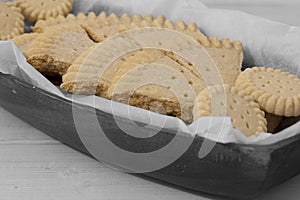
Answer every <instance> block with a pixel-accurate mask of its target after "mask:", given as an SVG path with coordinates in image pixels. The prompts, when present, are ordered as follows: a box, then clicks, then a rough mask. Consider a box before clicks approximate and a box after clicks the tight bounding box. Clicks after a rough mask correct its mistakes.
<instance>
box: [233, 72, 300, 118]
mask: <svg viewBox="0 0 300 200" xmlns="http://www.w3.org/2000/svg"><path fill="white" fill-rule="evenodd" d="M235 85H236V87H238V88H239V89H240V90H243V91H245V92H246V93H247V94H248V95H250V96H252V97H253V99H254V100H255V101H256V102H258V103H259V105H260V106H261V108H262V109H263V110H265V111H266V112H268V113H271V114H274V115H277V116H285V117H292V116H299V115H300V80H299V79H298V77H297V76H295V75H292V74H290V73H287V72H283V71H281V70H279V69H276V70H275V69H271V68H264V67H260V68H259V67H254V68H251V69H246V70H245V71H244V72H242V73H241V74H240V75H239V77H238V79H237V80H236V84H235Z"/></svg>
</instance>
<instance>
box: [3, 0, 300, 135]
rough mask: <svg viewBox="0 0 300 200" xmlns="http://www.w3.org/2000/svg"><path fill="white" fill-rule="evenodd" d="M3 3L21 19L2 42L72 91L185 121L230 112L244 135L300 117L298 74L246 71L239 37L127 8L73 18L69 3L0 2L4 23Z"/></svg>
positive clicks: (271, 129)
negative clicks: (10, 44) (213, 33)
mask: <svg viewBox="0 0 300 200" xmlns="http://www.w3.org/2000/svg"><path fill="white" fill-rule="evenodd" d="M50 4H51V5H50ZM2 5H5V6H6V8H7V9H8V8H9V9H8V11H9V16H11V17H13V19H11V20H15V21H17V23H16V24H14V26H12V27H10V28H8V29H5V30H4V31H2V32H1V31H0V36H1V40H8V39H12V40H13V41H14V42H15V44H16V45H17V46H18V47H19V48H20V49H21V50H22V52H23V53H24V55H25V57H26V58H27V61H28V62H29V63H30V64H31V65H32V66H33V67H35V68H36V69H37V70H38V71H40V72H41V73H42V74H43V75H45V76H46V77H49V78H51V80H55V83H56V84H59V85H60V87H61V88H63V89H65V90H66V91H67V92H70V93H73V94H81V95H97V96H100V97H103V98H107V99H110V100H114V101H118V102H122V103H126V104H129V105H132V106H137V107H140V108H143V109H147V110H151V111H154V112H158V113H161V114H166V115H170V116H174V117H178V118H180V119H182V120H183V121H185V122H187V123H191V122H193V121H194V120H196V119H197V118H199V117H202V116H230V117H231V118H232V124H233V126H234V127H235V128H237V129H239V130H241V131H242V132H243V133H244V134H245V135H246V136H252V135H256V136H257V135H259V134H260V133H261V132H275V131H276V130H278V127H279V126H280V124H281V123H282V121H283V119H290V118H293V119H297V117H298V116H300V80H299V79H298V78H297V77H296V76H294V75H292V74H289V73H286V72H283V71H281V70H274V69H270V68H269V69H266V68H264V67H253V68H248V69H246V70H245V71H242V70H241V69H242V62H243V46H242V44H241V42H239V41H234V42H231V41H230V40H229V39H227V38H224V39H221V40H219V39H217V37H214V36H213V37H210V38H208V37H207V36H205V35H204V34H203V33H202V32H201V31H200V30H199V28H198V26H197V25H196V24H195V23H190V24H185V23H184V22H183V21H178V22H177V23H173V22H171V21H170V20H168V19H166V18H165V17H164V16H157V17H154V16H152V15H146V16H141V15H139V14H136V15H133V16H129V15H128V14H126V13H125V14H123V15H122V16H117V15H115V14H110V15H107V14H106V13H104V12H102V13H100V14H99V15H96V14H95V13H88V14H87V15H85V14H83V13H80V14H78V15H73V14H68V13H69V12H70V10H71V9H72V0H63V1H44V0H38V1H37V0H19V1H18V2H15V3H1V7H0V23H2V21H3V20H2V19H1V18H3V17H6V16H2V15H6V14H2V13H3V12H4V11H3V9H2V10H1V8H2V7H3V6H2ZM49 6H51V8H53V9H47V8H49ZM45 8H46V9H45ZM23 16H24V17H25V18H26V19H27V20H29V21H32V22H36V23H35V25H34V26H33V27H32V33H27V34H23V32H22V28H24V27H22V26H24V24H23V19H24V17H23ZM1 20H2V21H1ZM154 34H156V35H154ZM173 36H174V37H173ZM166 47H168V48H166ZM195 52H197V53H195ZM194 54H195V55H194ZM57 80H60V81H57ZM294 121H295V120H294Z"/></svg>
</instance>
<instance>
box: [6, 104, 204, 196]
mask: <svg viewBox="0 0 300 200" xmlns="http://www.w3.org/2000/svg"><path fill="white" fill-rule="evenodd" d="M0 119H1V120H0V127H1V136H0V138H1V142H0V194H1V197H0V199H1V200H6V199H7V200H11V199H22V200H26V199H30V200H35V199H36V200H40V199H41V198H42V199H45V200H50V199H65V200H68V199H70V200H71V199H72V200H77V199H78V200H81V199H87V200H94V199H95V200H96V199H97V200H98V199H114V200H119V199H120V200H121V199H125V200H126V199H128V200H134V199H149V200H150V199H176V198H178V199H191V200H192V199H199V196H196V195H193V194H189V193H186V192H182V191H179V190H176V189H173V188H169V187H166V186H163V185H159V184H155V183H152V182H149V181H146V180H143V179H140V178H137V177H135V176H132V175H129V174H125V173H121V172H118V171H114V170H112V169H110V168H108V167H106V166H105V165H102V164H100V163H98V162H96V161H95V160H93V159H91V158H89V157H87V156H85V155H83V154H81V153H78V152H77V151H75V150H72V149H70V148H69V147H66V146H65V145H63V144H61V143H59V142H57V141H55V140H53V139H51V138H49V137H48V136H45V135H44V134H43V133H40V132H39V131H37V130H35V129H34V128H32V127H30V126H29V125H27V124H25V123H24V122H22V121H20V120H19V119H17V118H15V117H14V116H12V115H11V114H10V113H8V112H7V111H5V110H4V109H3V108H1V107H0ZM20 128H21V129H20ZM200 199H201V198H200ZM203 199H205V198H203Z"/></svg>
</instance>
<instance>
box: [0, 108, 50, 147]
mask: <svg viewBox="0 0 300 200" xmlns="http://www.w3.org/2000/svg"><path fill="white" fill-rule="evenodd" d="M0 128H1V131H0V143H1V142H2V143H3V142H9V141H14V142H15V141H19V142H22V141H24V142H27V141H53V139H51V138H50V137H49V136H47V135H45V134H44V133H42V132H40V131H38V130H37V129H35V128H33V127H31V126H30V125H28V124H27V123H25V122H23V121H22V120H20V119H18V118H17V117H15V116H14V115H12V114H11V113H9V112H8V111H6V110H5V109H4V108H2V107H1V106H0Z"/></svg>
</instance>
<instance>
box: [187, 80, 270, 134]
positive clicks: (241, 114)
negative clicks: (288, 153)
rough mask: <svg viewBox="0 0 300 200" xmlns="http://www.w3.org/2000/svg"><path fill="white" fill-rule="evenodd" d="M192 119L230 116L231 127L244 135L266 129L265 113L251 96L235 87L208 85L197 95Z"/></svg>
mask: <svg viewBox="0 0 300 200" xmlns="http://www.w3.org/2000/svg"><path fill="white" fill-rule="evenodd" d="M193 115H194V119H197V118H198V117H201V116H230V117H231V118H232V124H233V127H234V128H236V129H239V130H240V131H242V132H243V133H244V134H245V135H246V136H252V135H255V136H257V135H259V134H260V133H261V132H266V131H267V120H266V118H265V113H264V112H263V111H262V110H261V109H260V107H259V105H258V104H257V103H256V102H254V100H253V99H252V97H250V96H247V95H246V94H245V93H244V92H242V91H239V90H238V89H237V88H235V87H232V88H229V86H228V85H224V86H210V87H208V88H207V89H205V90H203V91H202V92H201V93H200V94H199V95H198V97H197V99H196V103H195V106H194V111H193Z"/></svg>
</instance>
